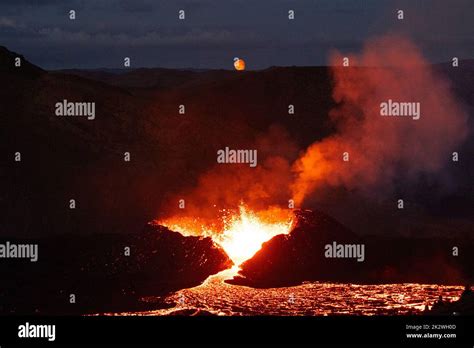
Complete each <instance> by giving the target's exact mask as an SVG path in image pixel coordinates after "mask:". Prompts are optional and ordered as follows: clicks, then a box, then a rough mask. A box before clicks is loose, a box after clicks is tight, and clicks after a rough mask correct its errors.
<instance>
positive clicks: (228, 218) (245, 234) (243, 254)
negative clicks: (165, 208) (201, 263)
mask: <svg viewBox="0 0 474 348" xmlns="http://www.w3.org/2000/svg"><path fill="white" fill-rule="evenodd" d="M222 213H223V216H222V217H221V219H220V221H212V222H210V221H204V220H201V219H197V218H189V217H171V218H168V219H164V220H161V221H158V223H159V224H160V225H163V226H166V227H168V228H169V229H170V230H172V231H176V232H179V233H181V234H182V235H184V236H203V237H211V238H212V239H213V240H214V242H215V243H216V244H218V245H220V246H221V247H222V248H223V249H224V251H225V252H226V253H227V255H228V256H229V257H230V259H231V260H232V261H233V262H234V264H235V265H241V264H242V263H243V262H244V261H246V260H248V259H250V258H251V257H252V256H253V255H255V253H256V252H257V251H258V250H260V249H261V247H262V244H263V243H265V242H266V241H268V240H270V239H271V238H273V237H274V236H276V235H279V234H288V233H290V231H291V229H292V227H293V222H294V215H293V213H292V212H291V211H290V210H284V209H279V208H271V209H268V210H265V211H260V212H253V211H250V210H249V209H248V208H246V207H245V206H244V205H241V206H240V207H239V210H238V211H229V210H227V211H226V210H223V211H222Z"/></svg>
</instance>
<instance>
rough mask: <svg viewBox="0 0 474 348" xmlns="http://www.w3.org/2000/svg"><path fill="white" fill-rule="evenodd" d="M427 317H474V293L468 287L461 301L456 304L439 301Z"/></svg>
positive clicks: (455, 302)
mask: <svg viewBox="0 0 474 348" xmlns="http://www.w3.org/2000/svg"><path fill="white" fill-rule="evenodd" d="M425 314H427V315H474V293H473V291H472V290H471V289H470V288H469V287H467V288H466V289H465V290H464V291H463V293H462V294H461V297H460V298H459V300H457V301H454V302H445V301H443V300H442V299H441V301H437V302H436V303H434V304H433V307H432V308H431V310H429V311H425Z"/></svg>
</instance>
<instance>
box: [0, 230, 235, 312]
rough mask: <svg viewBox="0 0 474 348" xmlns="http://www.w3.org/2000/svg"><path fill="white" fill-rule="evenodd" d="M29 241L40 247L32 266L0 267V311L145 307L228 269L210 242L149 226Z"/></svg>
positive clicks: (11, 264) (11, 262)
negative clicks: (140, 229)
mask: <svg viewBox="0 0 474 348" xmlns="http://www.w3.org/2000/svg"><path fill="white" fill-rule="evenodd" d="M8 240H9V241H10V243H26V241H25V240H21V241H19V240H18V241H15V240H12V239H8ZM4 242H5V241H2V243H4ZM28 243H38V245H39V247H38V248H39V258H38V261H37V262H30V261H29V260H25V259H17V260H12V259H3V260H2V261H1V262H0V273H1V274H2V282H1V284H0V313H3V314H5V313H26V314H31V313H42V314H44V313H56V314H71V313H87V312H103V311H128V310H140V309H141V310H143V309H150V304H146V303H142V302H140V301H139V299H140V298H141V297H145V296H158V295H164V294H167V293H169V292H172V291H176V290H179V289H182V288H186V287H192V286H196V285H198V284H200V283H201V282H202V281H204V280H205V279H206V278H207V277H208V276H209V275H211V274H214V273H217V272H219V271H221V270H224V269H226V268H228V267H230V266H231V264H232V262H231V261H230V260H229V258H228V257H227V255H226V254H225V253H224V252H223V251H222V250H221V249H220V248H219V247H218V246H216V244H214V242H213V241H212V240H211V239H210V238H199V237H184V236H182V235H181V234H179V233H177V232H172V231H170V230H168V229H166V228H164V227H161V226H152V225H148V226H147V227H146V228H145V230H144V231H143V232H142V233H137V234H130V235H112V234H109V235H95V236H67V237H66V236H60V237H51V238H47V239H40V240H30V241H28ZM126 247H129V248H130V256H126V255H125V248H126ZM70 294H74V295H75V296H76V303H75V304H70V303H69V296H70ZM153 306H154V307H155V308H156V307H160V306H161V304H160V303H155V304H154V305H153Z"/></svg>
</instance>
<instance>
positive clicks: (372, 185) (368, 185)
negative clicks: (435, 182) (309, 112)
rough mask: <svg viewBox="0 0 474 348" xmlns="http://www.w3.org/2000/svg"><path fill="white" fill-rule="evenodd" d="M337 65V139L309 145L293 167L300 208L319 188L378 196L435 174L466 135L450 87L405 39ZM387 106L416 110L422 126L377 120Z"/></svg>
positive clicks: (334, 60)
mask: <svg viewBox="0 0 474 348" xmlns="http://www.w3.org/2000/svg"><path fill="white" fill-rule="evenodd" d="M342 58H343V57H342V56H341V55H340V54H333V55H332V57H331V66H333V67H334V68H333V69H332V74H333V79H334V89H333V98H334V100H335V101H336V102H337V103H338V107H337V108H335V109H333V110H332V112H331V114H330V117H331V119H332V120H333V121H334V122H335V123H336V126H337V132H336V133H335V135H333V136H331V137H328V138H325V139H323V140H322V141H319V142H315V143H313V144H312V145H311V146H310V147H309V148H308V149H306V151H305V152H304V154H303V155H302V156H301V157H300V158H299V159H298V160H297V161H296V162H295V163H294V165H293V171H294V173H295V174H296V180H295V181H294V182H293V184H292V186H291V189H292V193H293V198H294V200H295V203H296V204H298V205H299V204H301V203H302V202H303V201H304V199H305V198H306V197H307V196H308V195H310V194H311V193H312V192H313V191H314V190H317V188H318V187H321V186H325V185H329V186H344V187H347V188H349V189H354V188H363V189H364V190H366V189H378V188H380V187H381V186H389V185H391V184H392V183H393V181H394V179H396V178H399V179H402V180H410V179H413V178H415V177H416V176H417V175H418V174H421V173H436V172H438V171H439V170H441V169H442V168H443V166H444V165H446V164H447V163H449V161H451V154H452V152H454V151H457V150H458V146H459V145H460V144H461V143H462V142H463V140H464V139H466V137H467V135H468V130H467V114H466V113H465V112H464V111H463V109H462V107H461V106H460V105H459V103H458V102H457V101H456V99H455V97H454V95H453V94H452V92H451V91H450V86H449V83H448V82H447V81H446V80H445V79H443V78H442V77H441V76H438V75H437V74H436V73H435V72H434V71H433V69H432V66H431V65H430V64H429V63H428V62H427V61H426V60H425V59H424V58H423V56H422V54H421V53H420V51H419V50H418V49H417V47H416V46H415V45H414V44H412V43H411V42H410V41H409V40H408V39H406V38H403V37H399V36H395V35H387V36H384V37H381V38H377V39H374V40H372V41H370V42H369V43H368V44H366V45H365V47H364V50H363V53H362V54H361V55H352V56H349V59H350V65H351V67H342V66H341V62H342ZM352 66H360V67H352ZM388 99H392V100H394V101H400V102H419V103H420V104H421V118H420V119H419V120H413V119H412V118H409V117H408V118H407V117H382V116H380V103H382V102H384V101H387V100H388ZM344 152H347V153H349V161H347V162H345V161H343V153H344Z"/></svg>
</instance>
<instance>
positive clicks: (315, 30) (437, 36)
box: [0, 0, 474, 69]
mask: <svg viewBox="0 0 474 348" xmlns="http://www.w3.org/2000/svg"><path fill="white" fill-rule="evenodd" d="M71 9H73V10H75V11H76V16H77V18H76V20H74V21H72V20H70V19H69V10H71ZM180 9H184V10H185V11H186V19H185V20H184V21H182V20H179V19H178V10H180ZM290 9H292V10H294V11H295V20H293V21H290V20H288V10H290ZM397 9H403V10H404V11H405V19H404V20H403V21H399V20H397V18H396V11H397ZM473 17H474V1H472V0H450V1H436V0H407V1H399V0H354V1H351V0H258V1H252V0H219V1H218V0H176V1H175V0H173V1H171V0H168V1H147V0H141V1H133V0H97V1H81V0H75V1H67V2H66V1H60V0H44V1H35V0H2V1H1V3H0V45H4V46H6V47H7V48H8V49H10V50H13V51H16V52H18V53H20V54H23V55H24V56H25V57H26V58H27V59H29V60H30V61H31V62H33V63H34V64H37V65H39V66H41V67H43V68H46V69H61V68H101V67H106V68H119V67H123V66H122V64H123V57H126V56H127V57H131V59H132V67H168V68H201V69H209V68H224V69H232V64H233V61H232V60H233V58H234V57H241V58H244V59H245V60H246V62H247V68H248V69H264V68H267V67H269V66H291V65H299V66H314V65H326V64H327V60H328V55H329V53H330V52H331V51H332V50H334V49H337V50H339V51H341V52H357V51H359V50H360V49H361V47H362V44H363V42H364V41H365V40H366V39H368V38H370V37H373V36H377V35H381V34H384V33H387V32H396V33H402V34H405V35H407V36H409V37H410V38H411V39H412V40H414V41H415V42H416V43H417V44H418V45H419V46H420V47H421V48H422V50H423V53H424V54H425V56H427V57H428V58H429V59H430V60H431V61H432V62H444V61H449V60H450V59H451V57H452V56H458V57H460V58H461V59H468V58H474V25H473V24H472V23H473V20H474V18H473Z"/></svg>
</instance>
